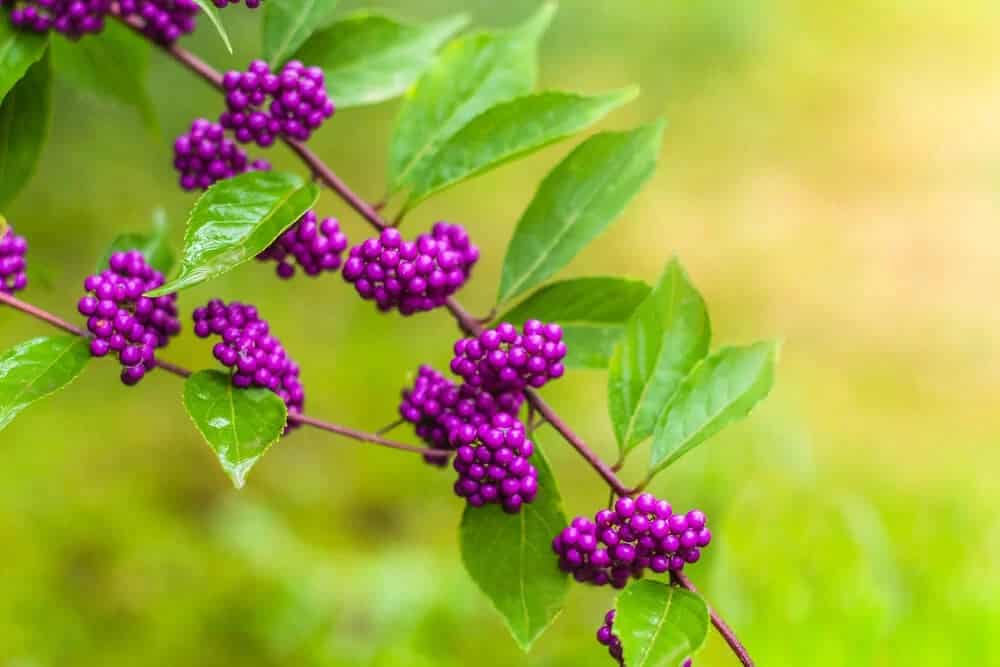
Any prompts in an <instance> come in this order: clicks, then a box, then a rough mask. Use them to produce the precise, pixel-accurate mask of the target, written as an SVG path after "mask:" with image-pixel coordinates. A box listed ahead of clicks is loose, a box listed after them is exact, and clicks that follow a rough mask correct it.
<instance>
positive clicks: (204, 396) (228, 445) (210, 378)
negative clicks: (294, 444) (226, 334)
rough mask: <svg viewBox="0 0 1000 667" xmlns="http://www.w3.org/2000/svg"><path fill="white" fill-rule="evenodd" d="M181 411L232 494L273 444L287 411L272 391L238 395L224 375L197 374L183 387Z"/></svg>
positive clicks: (219, 372) (241, 390) (215, 372)
mask: <svg viewBox="0 0 1000 667" xmlns="http://www.w3.org/2000/svg"><path fill="white" fill-rule="evenodd" d="M184 407H185V408H187V412H188V414H189V415H190V416H191V420H192V421H193V422H194V425H195V427H196V428H197V429H198V431H199V432H200V433H201V435H202V436H203V437H204V438H205V442H207V443H208V446H209V447H211V448H212V451H214V452H215V455H216V456H218V457H219V463H221V464H222V469H223V470H225V471H226V474H227V475H229V477H230V479H232V480H233V484H234V485H235V486H236V488H237V489H242V488H243V485H244V484H245V483H246V478H247V473H249V472H250V469H251V468H252V467H253V466H254V464H255V463H257V461H258V460H259V459H260V457H261V456H263V455H264V452H266V451H267V450H268V448H270V446H271V445H273V444H274V443H276V442H277V441H278V439H279V438H280V437H281V434H282V432H283V431H284V429H285V423H286V420H287V418H288V410H287V409H286V408H285V403H284V401H282V400H281V398H280V397H279V396H278V395H277V394H275V393H274V392H272V391H269V390H267V389H261V388H259V387H258V388H250V389H237V388H236V387H234V386H233V383H232V380H231V378H230V376H229V375H228V374H227V373H223V372H222V371H199V372H198V373H195V374H194V375H192V376H191V377H189V378H188V379H187V381H185V383H184Z"/></svg>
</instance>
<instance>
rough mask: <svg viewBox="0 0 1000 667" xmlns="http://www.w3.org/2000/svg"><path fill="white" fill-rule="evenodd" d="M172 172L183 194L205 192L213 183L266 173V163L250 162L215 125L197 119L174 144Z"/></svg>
mask: <svg viewBox="0 0 1000 667" xmlns="http://www.w3.org/2000/svg"><path fill="white" fill-rule="evenodd" d="M174 168H175V169H177V171H178V172H179V173H180V185H181V187H182V188H183V189H185V190H206V189H208V188H209V187H211V186H212V185H214V184H215V183H216V182H218V181H221V180H224V179H227V178H232V177H233V176H236V175H238V174H243V173H246V172H248V171H269V170H270V169H271V165H270V164H268V162H266V161H265V160H254V161H252V162H251V161H250V160H249V159H248V158H247V154H246V152H244V150H243V149H242V148H240V147H239V146H237V145H236V143H235V142H233V141H232V140H231V139H227V138H225V130H224V129H223V127H222V126H221V125H219V124H218V123H212V122H210V121H208V120H205V119H204V118H199V119H197V120H196V121H194V122H193V123H192V124H191V129H190V130H189V131H188V132H187V133H185V134H182V135H181V136H179V137H177V139H176V141H174Z"/></svg>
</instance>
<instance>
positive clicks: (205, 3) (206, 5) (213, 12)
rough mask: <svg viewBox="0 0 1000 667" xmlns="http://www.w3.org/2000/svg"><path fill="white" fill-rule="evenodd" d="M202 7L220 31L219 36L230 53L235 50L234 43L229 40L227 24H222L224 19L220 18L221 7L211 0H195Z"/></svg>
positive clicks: (217, 30) (218, 31)
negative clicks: (210, 0)
mask: <svg viewBox="0 0 1000 667" xmlns="http://www.w3.org/2000/svg"><path fill="white" fill-rule="evenodd" d="M194 1H195V2H197V3H198V6H199V7H201V11H203V12H205V14H207V15H208V20H209V21H211V22H212V25H213V26H215V31H216V32H217V33H219V37H221V38H222V43H223V44H225V45H226V50H227V51H229V52H230V53H232V52H233V43H232V42H231V41H230V40H229V33H228V32H226V26H224V25H222V19H220V18H219V8H218V7H216V6H215V5H213V4H212V3H211V2H209V0H194Z"/></svg>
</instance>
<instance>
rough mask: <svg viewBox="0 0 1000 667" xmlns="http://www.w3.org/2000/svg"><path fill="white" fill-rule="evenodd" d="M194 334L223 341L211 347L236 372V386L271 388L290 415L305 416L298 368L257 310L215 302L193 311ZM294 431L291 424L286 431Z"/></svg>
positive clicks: (220, 360)
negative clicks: (286, 407) (218, 338)
mask: <svg viewBox="0 0 1000 667" xmlns="http://www.w3.org/2000/svg"><path fill="white" fill-rule="evenodd" d="M194 333H195V335H196V336H198V337H199V338H208V337H209V336H212V335H216V336H220V337H221V338H222V341H221V342H219V343H216V344H215V347H214V348H212V355H213V356H214V357H215V358H216V359H217V360H218V361H219V362H220V363H221V364H222V365H223V366H227V367H229V368H231V369H232V370H233V386H234V387H239V388H241V389H245V388H247V387H261V388H264V389H269V390H271V391H273V392H274V393H275V394H277V395H278V396H280V397H281V400H283V401H284V402H285V405H286V406H288V412H289V413H292V414H301V413H302V408H303V405H304V404H305V391H304V390H303V388H302V383H301V382H300V381H299V365H298V364H297V363H295V362H294V361H293V360H292V359H291V358H290V357H289V356H288V354H286V352H285V348H283V347H282V346H281V343H279V342H278V339H277V338H275V337H274V336H272V335H271V333H270V327H269V326H268V323H267V321H265V320H263V319H261V317H260V315H259V314H258V312H257V309H256V308H254V307H253V306H249V305H245V304H242V303H238V302H235V301H234V302H233V303H230V304H229V305H226V304H225V303H223V302H222V301H220V300H218V299H213V300H212V301H209V302H208V304H207V305H205V306H203V307H201V308H196V309H195V310H194ZM291 428H293V425H292V424H289V425H288V427H287V429H286V431H287V430H290V429H291Z"/></svg>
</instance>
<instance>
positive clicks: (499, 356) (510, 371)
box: [451, 320, 566, 393]
mask: <svg viewBox="0 0 1000 667" xmlns="http://www.w3.org/2000/svg"><path fill="white" fill-rule="evenodd" d="M562 337H563V333H562V328H561V327H560V326H559V325H558V324H542V323H541V322H539V321H538V320H528V321H527V322H525V323H524V327H523V329H522V333H518V331H517V328H516V327H515V326H514V325H513V324H510V323H507V322H503V323H501V324H499V325H497V327H496V328H494V329H487V330H485V331H483V332H482V333H481V334H479V336H478V337H476V338H464V339H462V340H460V341H458V342H457V343H455V357H454V359H452V362H451V370H452V371H453V372H454V373H455V374H456V375H459V376H461V377H462V378H463V379H464V380H465V382H466V383H468V384H469V385H471V386H473V387H482V388H483V389H485V390H486V391H489V392H491V393H498V392H505V391H517V392H519V391H523V390H524V389H525V387H529V386H530V387H536V388H537V387H542V386H543V385H545V384H546V383H547V382H548V381H549V380H553V379H556V378H560V377H562V375H563V373H565V372H566V369H565V367H564V366H563V363H562V360H563V358H565V356H566V343H565V342H563V339H562Z"/></svg>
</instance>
